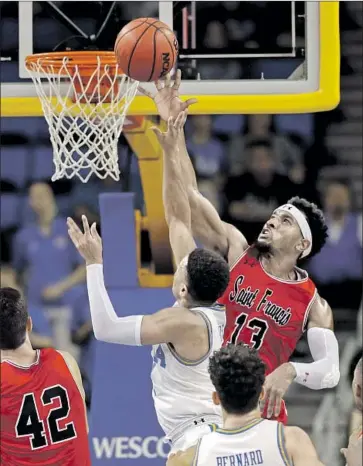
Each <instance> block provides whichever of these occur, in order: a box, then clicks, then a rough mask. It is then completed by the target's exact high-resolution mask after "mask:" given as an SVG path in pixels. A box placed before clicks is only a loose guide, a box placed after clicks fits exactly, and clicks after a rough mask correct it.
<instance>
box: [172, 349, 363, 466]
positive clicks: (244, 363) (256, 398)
mask: <svg viewBox="0 0 363 466" xmlns="http://www.w3.org/2000/svg"><path fill="white" fill-rule="evenodd" d="M209 372H210V376H211V379H212V382H213V385H214V387H215V392H214V393H213V401H214V403H215V404H216V405H221V406H222V412H223V428H218V427H216V426H210V428H211V432H210V433H209V434H207V435H205V436H203V437H202V438H201V439H200V440H199V442H198V445H197V446H195V447H193V448H191V449H189V450H187V451H185V452H183V453H178V454H176V455H175V456H173V457H170V458H169V460H168V462H167V466H247V465H248V466H250V465H265V466H290V465H291V466H292V465H294V466H323V464H322V463H321V462H320V461H319V458H318V456H317V453H316V450H315V448H314V446H313V444H312V442H311V440H310V438H309V436H308V435H307V434H306V433H305V432H304V431H303V430H302V429H300V428H299V427H284V426H283V425H282V424H280V423H279V422H277V421H270V420H266V419H263V418H262V417H261V410H260V408H259V402H260V401H261V400H262V398H263V395H264V394H263V384H264V382H265V366H264V364H263V362H262V361H261V359H260V358H259V357H258V354H257V352H256V351H254V350H253V349H250V348H248V347H247V346H243V345H241V344H238V345H232V344H230V345H228V346H226V347H224V348H222V349H221V350H219V351H217V352H216V353H215V354H214V355H213V356H212V357H211V359H210V364H209ZM351 466H354V465H351Z"/></svg>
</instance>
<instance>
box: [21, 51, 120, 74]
mask: <svg viewBox="0 0 363 466" xmlns="http://www.w3.org/2000/svg"><path fill="white" fill-rule="evenodd" d="M64 58H67V59H68V60H67V63H66V65H65V64H64ZM35 64H40V65H41V66H42V67H45V68H47V67H49V68H52V72H54V71H55V72H59V71H60V70H61V69H62V68H63V69H64V75H66V74H67V73H66V69H67V70H68V72H69V71H72V70H74V68H75V67H77V68H78V69H79V71H80V72H81V74H82V70H84V72H85V73H87V74H88V73H89V72H90V71H92V70H95V69H96V68H97V67H98V66H99V65H101V66H109V67H110V69H111V70H112V71H115V70H117V74H119V75H122V74H124V73H123V71H122V70H121V69H120V67H119V66H118V64H117V60H116V56H115V53H114V52H110V51H100V50H91V51H81V52H74V51H64V52H48V53H35V54H33V55H28V56H27V57H26V58H25V66H26V68H27V69H28V70H32V69H33V68H32V65H35ZM44 74H47V73H46V72H45V73H44Z"/></svg>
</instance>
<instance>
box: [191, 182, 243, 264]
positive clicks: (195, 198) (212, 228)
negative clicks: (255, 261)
mask: <svg viewBox="0 0 363 466" xmlns="http://www.w3.org/2000/svg"><path fill="white" fill-rule="evenodd" d="M188 199H189V204H190V208H191V213H192V230H193V234H194V236H195V237H196V238H198V240H199V241H201V242H202V243H203V245H204V246H205V247H207V248H208V249H211V250H213V251H217V252H219V253H220V254H221V255H222V256H223V257H225V258H227V259H228V263H229V264H230V266H232V265H233V264H234V263H235V262H236V261H237V259H238V257H239V256H240V255H241V254H242V253H243V251H244V250H245V249H246V248H247V247H248V243H247V240H246V238H245V237H244V236H243V234H242V233H241V232H240V231H239V230H237V228H235V227H234V226H233V225H230V224H228V223H225V222H222V220H221V218H220V216H219V214H218V212H217V211H216V209H215V208H214V207H213V205H212V204H211V203H210V202H209V201H208V200H207V199H206V198H205V197H204V196H203V195H202V194H201V193H200V192H199V191H198V190H197V189H194V188H189V189H188Z"/></svg>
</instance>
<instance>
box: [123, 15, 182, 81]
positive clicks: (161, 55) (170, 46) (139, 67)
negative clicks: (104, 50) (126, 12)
mask: <svg viewBox="0 0 363 466" xmlns="http://www.w3.org/2000/svg"><path fill="white" fill-rule="evenodd" d="M115 54H116V57H117V62H118V64H119V66H120V67H121V69H122V71H123V72H124V73H125V74H127V75H128V76H129V77H130V78H132V79H135V80H136V81H144V82H145V81H157V80H158V79H162V78H163V77H164V76H165V75H166V74H168V73H169V71H171V70H172V68H173V67H174V65H175V61H176V58H177V55H178V41H177V40H176V37H175V34H174V33H173V31H172V30H171V29H170V28H169V26H168V25H167V24H165V23H163V22H161V21H158V20H157V19H154V18H139V19H135V20H133V21H131V22H130V23H128V24H126V26H125V27H123V28H122V30H121V31H120V33H119V34H118V36H117V39H116V43H115Z"/></svg>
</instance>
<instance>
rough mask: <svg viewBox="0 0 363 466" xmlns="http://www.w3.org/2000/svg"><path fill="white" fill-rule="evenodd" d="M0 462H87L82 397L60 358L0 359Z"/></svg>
mask: <svg viewBox="0 0 363 466" xmlns="http://www.w3.org/2000/svg"><path fill="white" fill-rule="evenodd" d="M0 413H1V445H0V463H1V466H30V465H32V466H40V465H42V466H58V465H59V466H90V465H91V460H90V453H89V445H88V435H87V425H86V413H85V406H84V401H83V398H82V396H81V393H80V391H79V389H78V386H77V384H76V382H75V380H74V379H73V376H72V374H71V372H70V370H69V369H68V366H67V363H66V362H65V360H64V358H63V356H62V355H61V354H60V353H59V352H58V351H56V350H54V349H50V348H49V349H43V350H38V351H37V358H36V361H35V362H34V363H33V364H31V365H30V366H18V365H16V364H14V363H13V362H12V361H8V360H3V361H2V363H1V404H0Z"/></svg>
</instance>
